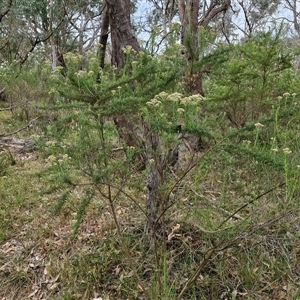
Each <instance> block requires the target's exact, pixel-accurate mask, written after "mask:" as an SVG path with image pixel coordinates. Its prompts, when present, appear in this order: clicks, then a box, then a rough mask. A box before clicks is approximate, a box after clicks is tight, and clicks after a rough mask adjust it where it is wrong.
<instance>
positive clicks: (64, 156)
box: [46, 154, 71, 165]
mask: <svg viewBox="0 0 300 300" xmlns="http://www.w3.org/2000/svg"><path fill="white" fill-rule="evenodd" d="M69 160H71V157H70V156H69V155H68V154H60V155H59V156H57V157H56V156H54V155H50V156H48V157H47V158H46V162H47V163H48V164H50V165H57V164H61V163H63V162H67V161H69Z"/></svg>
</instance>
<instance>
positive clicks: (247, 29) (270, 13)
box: [233, 0, 281, 37]
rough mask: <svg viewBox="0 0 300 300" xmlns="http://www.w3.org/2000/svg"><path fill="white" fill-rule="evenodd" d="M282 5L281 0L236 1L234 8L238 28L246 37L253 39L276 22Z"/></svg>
mask: <svg viewBox="0 0 300 300" xmlns="http://www.w3.org/2000/svg"><path fill="white" fill-rule="evenodd" d="M280 3H281V0H275V1H267V0H236V2H235V3H234V8H233V9H234V11H235V15H236V16H237V21H236V22H235V26H236V28H237V29H238V30H239V31H240V32H242V33H243V34H244V36H246V37H251V36H252V35H253V33H254V32H255V31H257V30H264V27H265V26H266V25H267V24H268V23H269V22H270V21H272V20H274V15H275V13H276V11H277V10H278V8H279V5H280Z"/></svg>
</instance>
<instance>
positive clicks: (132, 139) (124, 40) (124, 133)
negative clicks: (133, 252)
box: [103, 0, 164, 240]
mask: <svg viewBox="0 0 300 300" xmlns="http://www.w3.org/2000/svg"><path fill="white" fill-rule="evenodd" d="M106 5H107V14H108V19H109V26H110V32H111V42H112V57H111V63H112V64H113V65H115V66H117V68H118V69H121V68H122V67H123V66H124V64H125V55H124V52H123V50H122V49H123V48H124V47H126V46H131V47H132V48H133V49H134V50H135V51H137V52H138V51H140V46H139V44H138V41H137V39H136V37H135V36H134V34H133V32H132V29H131V23H130V0H118V1H116V0H106ZM105 20H106V19H105V18H104V21H105ZM106 32H107V27H106V26H105V24H103V35H105V33H106ZM103 38H104V43H105V37H103ZM114 122H115V124H116V126H117V128H118V130H119V135H120V137H121V138H122V139H123V140H124V141H125V143H126V144H127V145H128V146H134V147H137V148H140V149H141V148H142V156H141V157H139V158H138V160H142V163H143V164H144V165H145V166H146V167H147V178H146V186H147V195H146V199H147V200H146V212H147V220H146V222H145V235H146V237H147V239H148V240H151V239H152V237H153V234H154V232H155V231H156V229H157V227H158V225H159V223H160V222H161V218H160V215H161V213H162V211H163V208H164V205H163V201H162V197H161V193H160V186H161V185H162V180H163V178H162V168H163V166H164V164H163V162H162V160H163V155H162V147H161V141H160V138H159V136H158V134H156V133H154V132H153V131H151V128H149V127H148V126H147V124H141V122H140V121H138V120H136V119H135V118H134V117H133V118H129V117H128V116H124V115H119V116H117V117H115V119H114ZM138 125H141V126H138ZM141 129H142V130H141ZM138 130H139V131H142V135H143V140H142V139H141V138H140V132H139V133H138Z"/></svg>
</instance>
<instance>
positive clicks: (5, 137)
mask: <svg viewBox="0 0 300 300" xmlns="http://www.w3.org/2000/svg"><path fill="white" fill-rule="evenodd" d="M227 2H228V1H227ZM229 2H230V1H229ZM107 5H108V7H110V6H109V5H111V6H112V7H111V9H112V10H113V9H116V7H114V5H113V3H111V1H107ZM225 7H227V6H224V9H225ZM115 13H117V12H115ZM185 13H186V14H187V15H183V14H182V15H181V18H182V19H183V20H182V22H183V23H184V24H185V33H184V39H182V44H180V43H179V42H178V38H176V35H175V33H174V32H175V31H176V26H175V25H176V24H175V25H174V28H175V29H174V32H173V31H172V33H173V34H174V36H172V35H171V34H170V36H169V39H168V43H166V46H165V48H164V49H163V50H161V51H159V52H158V53H153V51H152V50H153V47H154V45H153V44H150V45H148V47H145V48H144V49H142V48H140V47H139V45H138V44H137V43H136V44H135V41H134V42H133V43H132V44H130V43H125V45H121V44H122V43H121V42H122V41H120V40H119V41H118V42H120V47H119V48H120V49H121V52H118V55H119V56H118V55H117V56H118V58H119V59H117V56H116V57H115V61H114V64H111V63H109V62H108V61H107V60H104V59H103V56H102V54H103V45H104V44H102V45H98V47H94V48H91V50H90V51H87V52H86V53H84V54H83V53H80V52H78V51H70V52H67V53H64V55H63V64H61V65H60V66H55V67H53V64H51V62H50V61H49V60H48V59H47V57H46V56H45V54H44V53H41V52H32V53H30V55H29V57H27V58H26V60H25V61H24V62H22V64H21V65H20V63H18V62H16V61H10V62H5V63H2V64H1V67H0V89H1V90H2V91H3V95H2V94H1V95H2V96H1V95H0V96H1V100H0V281H1V283H2V285H1V287H0V297H1V299H25V298H29V299H66V300H67V299H94V300H96V299H149V300H150V299H151V300H152V299H166V300H167V299H178V300H181V299H203V300H205V299H249V300H250V299H270V300H271V299H300V290H299V286H300V281H299V278H300V274H299V270H300V265H299V261H300V259H299V258H300V244H299V237H300V236H299V235H300V225H299V224H300V222H299V216H300V212H299V210H300V205H299V200H300V189H299V179H300V178H299V176H300V160H299V157H300V147H299V132H300V91H299V84H300V80H299V78H300V77H299V70H298V68H297V67H296V64H295V61H296V60H297V58H298V56H297V55H298V54H297V51H296V50H297V49H295V48H294V47H293V45H292V44H288V43H287V41H286V39H285V35H284V30H283V26H282V25H281V26H274V27H272V28H271V29H270V30H269V31H266V32H262V31H260V30H257V31H253V32H251V36H249V37H248V38H247V39H245V40H240V41H238V42H235V43H229V44H226V45H225V44H220V45H218V47H215V46H214V42H215V40H216V38H217V37H216V36H215V33H214V32H213V31H212V30H211V29H210V28H205V26H202V27H201V29H199V32H196V33H197V35H195V31H194V29H193V23H192V22H190V21H188V18H189V16H188V13H187V12H185ZM103 22H104V21H103ZM110 22H112V23H111V24H110V26H112V30H113V29H115V30H116V28H114V27H113V26H114V25H113V22H114V20H110ZM124 22H125V21H124ZM0 23H1V21H0ZM203 23H204V19H203ZM112 34H113V33H112ZM152 34H153V35H154V36H153V37H152V39H153V41H154V40H155V38H156V36H155V32H154V33H152ZM178 34H179V33H178ZM114 37H115V38H116V39H117V38H118V35H117V34H116V35H115V36H114ZM120 49H119V50H120ZM104 50H105V49H104ZM120 53H121V54H120ZM111 55H112V56H113V55H114V54H113V53H112V54H111ZM115 55H116V54H115ZM199 57H201V59H200V58H199Z"/></svg>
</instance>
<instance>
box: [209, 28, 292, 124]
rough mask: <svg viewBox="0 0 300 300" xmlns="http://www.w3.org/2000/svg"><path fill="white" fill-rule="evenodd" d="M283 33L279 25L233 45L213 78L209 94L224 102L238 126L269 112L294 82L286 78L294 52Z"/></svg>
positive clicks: (227, 111) (223, 106)
mask: <svg viewBox="0 0 300 300" xmlns="http://www.w3.org/2000/svg"><path fill="white" fill-rule="evenodd" d="M280 34H281V30H280V29H279V30H277V31H275V33H273V32H272V31H270V32H267V33H265V32H264V33H258V34H257V35H255V36H253V37H252V38H250V39H249V40H246V41H245V42H243V43H240V44H238V45H235V46H232V49H231V55H230V57H229V59H228V60H227V61H226V62H225V63H223V64H221V65H220V68H219V69H217V70H215V71H214V75H213V76H212V77H211V79H210V80H212V81H211V82H210V87H208V88H209V94H208V97H209V98H211V100H213V101H217V102H219V103H222V104H221V106H222V109H223V110H225V111H226V113H227V114H228V117H229V118H230V120H231V122H232V124H233V125H235V126H237V127H240V126H244V125H245V124H246V122H248V121H255V120H258V119H259V118H260V117H261V116H262V115H264V114H268V113H269V112H270V111H271V109H272V106H273V105H274V104H275V103H276V102H277V97H278V96H280V95H282V94H283V93H285V92H287V91H288V90H289V88H290V86H291V82H290V81H286V80H284V79H285V78H286V77H289V76H291V74H292V73H291V72H292V69H291V67H292V59H293V55H292V53H290V52H288V51H287V50H285V47H284V45H283V44H282V41H281V39H280ZM279 74H280V75H279Z"/></svg>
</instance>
